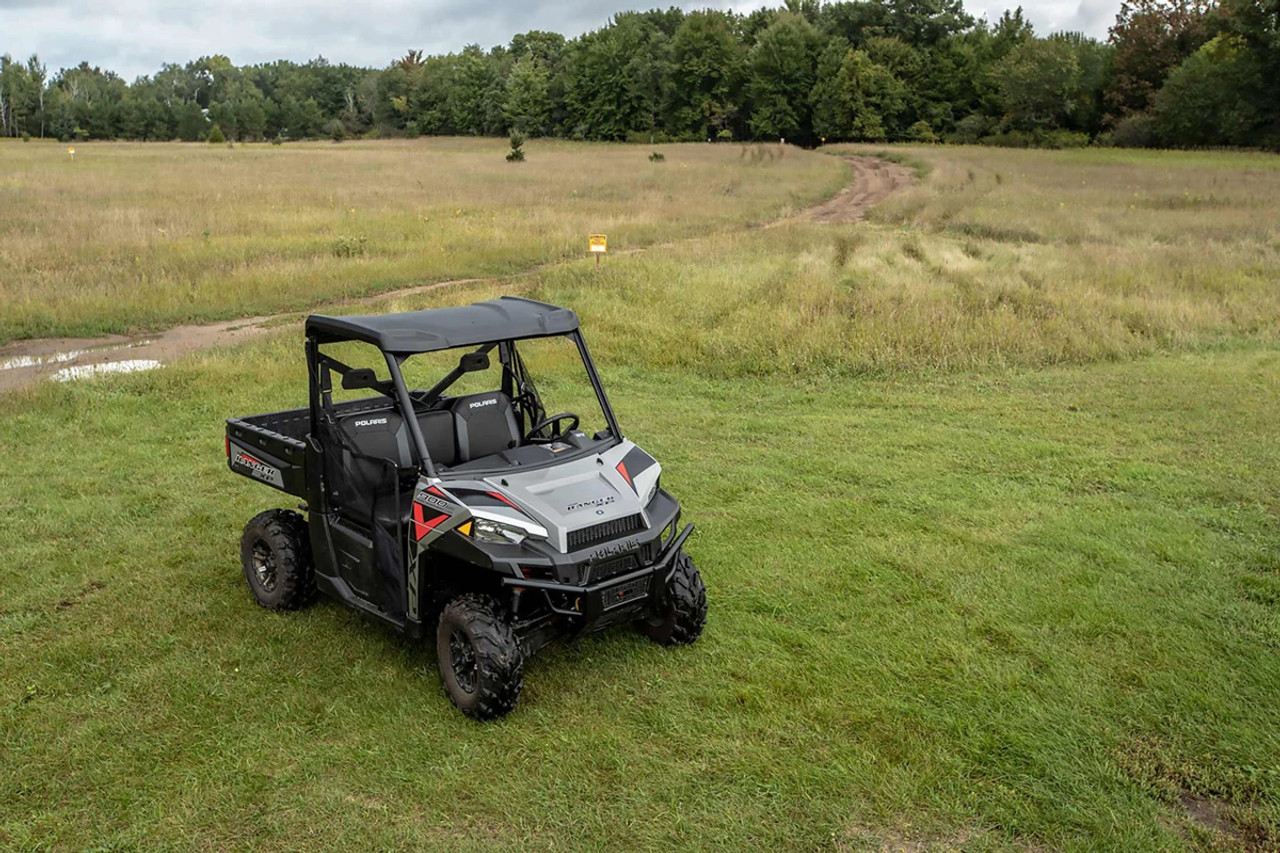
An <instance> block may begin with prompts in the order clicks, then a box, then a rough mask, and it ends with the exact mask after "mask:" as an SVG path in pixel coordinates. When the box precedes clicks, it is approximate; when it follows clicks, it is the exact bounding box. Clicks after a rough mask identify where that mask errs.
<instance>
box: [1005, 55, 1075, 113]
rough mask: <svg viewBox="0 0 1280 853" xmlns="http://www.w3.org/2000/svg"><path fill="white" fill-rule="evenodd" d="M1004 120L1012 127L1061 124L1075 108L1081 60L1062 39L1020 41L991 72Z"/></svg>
mask: <svg viewBox="0 0 1280 853" xmlns="http://www.w3.org/2000/svg"><path fill="white" fill-rule="evenodd" d="M991 74H992V77H993V81H994V84H995V87H996V89H997V90H998V91H999V93H1000V102H1001V105H1002V107H1003V109H1004V121H1005V125H1006V127H1008V128H1012V129H1014V130H1038V129H1048V128H1053V127H1064V126H1065V125H1066V123H1067V118H1068V117H1069V116H1070V115H1071V114H1072V113H1073V112H1074V111H1075V110H1076V108H1077V103H1076V102H1075V101H1074V100H1073V97H1074V95H1075V93H1076V92H1077V91H1078V90H1079V83H1080V61H1079V59H1077V58H1076V54H1075V51H1074V50H1072V48H1071V45H1070V44H1068V43H1067V42H1065V41H1063V40H1061V39H1031V40H1028V41H1025V42H1022V43H1021V44H1019V45H1018V46H1017V47H1015V48H1014V49H1013V50H1011V51H1009V54H1008V55H1007V56H1006V57H1005V58H1004V59H1002V60H1000V61H999V62H998V63H996V65H995V66H994V68H993V69H992V71H991Z"/></svg>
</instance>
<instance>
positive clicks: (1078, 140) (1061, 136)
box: [1037, 130, 1089, 149]
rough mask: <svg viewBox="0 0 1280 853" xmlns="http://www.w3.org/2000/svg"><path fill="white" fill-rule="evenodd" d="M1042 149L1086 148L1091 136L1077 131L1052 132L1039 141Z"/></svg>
mask: <svg viewBox="0 0 1280 853" xmlns="http://www.w3.org/2000/svg"><path fill="white" fill-rule="evenodd" d="M1037 144H1038V145H1039V147H1041V148H1054V149H1058V148H1084V147H1085V146H1086V145H1088V144H1089V134H1087V133H1080V132H1079V131H1076V130H1050V131H1048V132H1047V133H1045V134H1044V135H1043V136H1042V137H1040V139H1039V140H1038V142H1037Z"/></svg>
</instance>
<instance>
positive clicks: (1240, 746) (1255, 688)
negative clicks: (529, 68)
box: [0, 142, 1280, 851]
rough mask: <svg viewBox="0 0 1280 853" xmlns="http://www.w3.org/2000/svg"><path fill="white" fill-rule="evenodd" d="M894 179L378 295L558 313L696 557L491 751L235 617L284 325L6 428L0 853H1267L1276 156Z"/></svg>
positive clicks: (17, 415) (1274, 572)
mask: <svg viewBox="0 0 1280 853" xmlns="http://www.w3.org/2000/svg"><path fill="white" fill-rule="evenodd" d="M448 144H449V145H456V146H458V147H459V149H460V150H466V149H467V146H469V145H471V143H465V144H464V143H461V142H458V143H453V142H451V143H448ZM344 145H345V144H344ZM339 147H340V148H341V147H342V146H339ZM138 150H143V151H145V150H150V149H149V147H145V146H139V147H138ZM176 150H177V152H178V153H182V152H183V151H185V150H186V149H181V148H179V149H176ZM352 150H355V149H352ZM564 150H566V151H572V150H574V149H570V148H568V147H566V148H565V149H564ZM584 150H587V151H589V152H591V156H597V155H598V156H607V157H612V156H618V155H616V154H615V152H628V151H632V152H633V153H642V151H641V150H640V149H626V148H613V147H604V146H601V147H599V148H594V147H593V148H587V149H584ZM121 151H126V152H127V149H126V148H124V147H122V148H121ZM378 151H379V149H377V148H372V149H371V152H370V156H373V157H375V158H376V157H378V156H380V155H379V153H378ZM218 153H219V156H220V155H221V152H218ZM226 153H227V154H239V153H240V151H239V150H238V149H237V151H235V152H226ZM892 153H893V155H894V156H899V157H905V158H907V159H909V160H911V161H913V162H917V163H920V164H921V165H922V167H923V169H924V170H925V171H926V174H925V176H924V177H923V178H922V180H921V182H920V184H919V185H918V186H917V187H916V188H915V189H913V190H910V191H909V192H908V193H906V194H904V195H902V196H900V197H898V198H897V199H895V200H892V201H890V202H888V203H886V204H885V205H883V206H882V207H880V208H878V209H877V210H876V211H875V212H874V216H873V220H874V221H873V222H871V223H868V224H864V225H854V226H821V225H815V224H812V223H807V222H803V221H798V222H789V223H786V224H782V225H777V226H775V227H771V228H764V229H754V230H750V231H743V230H735V229H734V228H732V227H731V226H732V223H730V222H724V223H722V224H721V225H718V226H716V228H715V230H716V231H717V233H715V234H711V235H709V236H704V237H695V238H694V239H692V240H689V241H685V242H680V243H678V244H677V245H674V246H671V247H663V248H660V249H654V250H650V251H648V252H644V253H637V254H633V255H628V256H624V257H614V258H611V259H609V261H608V263H607V264H606V265H605V267H604V269H602V270H601V271H600V272H596V271H595V270H594V269H592V268H591V267H590V266H589V265H588V264H587V263H581V262H579V263H570V264H565V265H558V266H553V267H548V268H546V269H543V270H542V271H540V272H538V273H537V274H535V275H532V276H528V277H521V278H519V279H517V280H514V281H510V282H505V283H504V282H497V283H490V284H480V285H471V286H462V287H458V288H452V289H447V290H443V291H437V292H434V293H432V294H423V295H418V296H414V297H412V298H409V299H395V298H391V299H389V300H388V301H387V302H386V306H387V307H388V308H392V307H395V308H407V307H426V306H429V305H435V304H444V303H458V302H464V301H470V300H472V299H477V298H483V297H486V296H490V295H492V294H494V293H497V292H523V293H529V294H534V295H538V296H541V297H544V298H547V299H552V300H556V301H561V302H565V303H568V304H570V305H571V306H573V307H574V308H575V309H577V310H578V311H579V313H580V314H581V315H582V317H583V320H584V323H585V326H586V329H587V333H588V335H589V339H590V341H591V343H592V348H593V352H594V353H595V355H596V357H597V359H598V361H599V362H600V363H601V370H602V373H603V375H604V379H605V381H606V384H607V385H608V386H609V389H610V391H611V396H612V399H613V403H614V408H615V409H616V410H617V412H618V415H619V418H620V420H621V422H622V424H623V428H624V430H625V431H627V432H628V434H629V435H630V436H631V437H633V438H634V439H635V440H636V441H637V442H639V443H640V444H641V445H642V446H644V447H646V448H647V449H649V450H650V451H652V452H653V453H654V454H655V455H656V456H658V458H659V459H661V460H662V462H663V464H664V485H666V486H667V487H668V488H670V489H671V490H672V491H673V492H675V493H676V494H677V495H678V496H679V497H680V498H681V500H682V501H683V502H684V504H685V507H686V513H687V515H688V517H689V518H690V519H691V520H693V521H695V522H696V523H697V524H698V527H699V532H698V534H697V535H696V538H695V539H694V540H693V541H692V543H691V546H690V549H691V552H692V553H693V555H694V557H695V559H697V561H698V562H699V564H700V566H701V567H702V570H703V573H704V576H705V578H706V581H707V584H708V587H709V596H710V601H711V614H710V621H709V623H708V627H707V632H706V634H705V635H704V637H703V639H702V640H701V641H700V642H699V643H698V644H696V645H694V646H692V647H689V648H687V649H680V650H675V651H672V650H665V649H660V648H658V647H655V646H652V645H650V644H648V643H646V642H645V641H643V640H642V639H640V638H639V637H638V636H636V635H633V634H631V633H629V632H627V631H617V632H613V633H610V634H606V635H604V636H600V637H594V638H589V639H587V640H584V641H581V642H578V643H574V644H570V645H557V646H554V647H552V648H551V649H549V650H547V652H545V653H544V654H542V655H541V656H539V657H538V658H536V659H535V660H534V662H533V663H532V664H531V665H530V666H529V668H528V670H527V677H526V683H527V687H526V691H525V694H524V696H523V698H522V700H521V704H520V706H519V707H518V708H517V710H516V712H515V713H514V714H512V715H511V716H510V717H508V718H506V719H504V720H502V721H501V722H498V723H496V724H490V725H476V724H473V723H470V722H468V721H466V720H465V719H464V718H462V717H461V716H460V715H458V714H457V713H456V712H455V711H454V710H453V709H452V706H451V705H450V704H449V702H448V700H447V698H446V697H445V696H444V693H443V691H442V690H441V688H440V687H439V684H438V677H437V674H436V672H435V667H434V657H433V653H432V650H431V648H430V647H429V646H420V645H415V644H412V643H408V642H405V641H403V640H402V639H400V638H398V637H396V636H394V635H392V634H391V633H389V632H387V631H384V630H382V629H381V628H379V627H378V626H377V625H375V624H372V623H371V622H369V621H368V620H366V619H363V618H361V617H359V616H357V615H356V614H354V613H350V612H348V611H346V610H344V609H341V608H340V607H338V606H337V605H334V604H330V603H321V604H320V605H318V606H316V607H314V608H312V609H310V610H308V611H305V612H303V613H300V614H296V615H291V616H287V617H281V616H275V615H272V614H269V613H266V612H265V611H262V610H260V609H258V608H256V607H254V606H253V605H252V602H251V601H250V599H249V596H248V593H247V591H246V590H245V589H244V586H243V582H242V580H241V578H240V573H239V565H238V560H237V543H238V538H239V530H240V525H241V524H242V523H243V521H244V520H245V519H247V518H248V517H249V516H250V515H252V514H254V513H255V512H257V511H258V510H259V509H262V508H264V507H266V506H269V505H272V504H273V501H272V494H271V493H270V492H268V491H266V490H265V489H262V488H260V487H256V486H254V485H253V484H251V483H248V482H247V481H244V480H242V479H241V478H236V477H233V476H232V475H230V474H229V473H228V472H227V471H226V468H225V462H224V459H223V456H222V444H221V441H222V440H221V431H222V419H223V418H225V417H227V416H229V415H236V414H246V413H250V412H256V411H263V410H267V409H274V408H282V407H285V406H290V405H299V404H301V403H302V402H304V400H305V372H304V370H303V365H302V360H301V346H300V337H299V334H298V327H297V326H296V325H285V326H283V327H282V328H281V329H280V330H279V331H278V332H276V333H274V334H272V335H270V336H268V337H265V338H262V339H260V340H257V341H254V342H251V343H249V344H246V345H243V346H239V347H236V348H233V349H224V350H217V351H209V352H206V353H201V354H197V355H194V356H191V357H188V358H186V359H184V360H182V361H181V362H179V363H177V364H174V365H170V366H167V367H165V368H163V369H160V370H157V371H153V372H151V373H147V374H139V375H133V376H123V377H114V378H110V379H104V380H100V381H93V382H85V383H72V384H68V385H56V384H53V383H45V384H44V385H42V386H41V387H38V388H34V389H31V390H28V391H24V392H20V393H15V394H10V395H5V396H3V397H0V446H3V447H6V448H13V449H14V451H13V452H10V453H8V454H6V459H5V462H4V465H3V466H0V548H2V549H3V552H4V554H5V556H6V559H5V561H4V563H3V564H2V565H0V660H3V661H4V664H3V667H4V676H5V677H4V678H3V680H2V683H3V685H4V693H3V694H0V846H8V847H13V848H18V849H43V848H51V849H84V848H90V847H93V848H98V849H133V848H137V847H148V848H156V847H158V848H200V849H216V850H222V849H280V850H293V849H296V850H302V849H308V850H310V849H331V848H351V849H440V850H446V849H447V850H453V849H494V848H501V849H530V850H539V849H581V850H617V849H644V850H670V849H689V850H741V849H772V850H838V851H852V850H872V851H874V850H888V851H919V850H955V849H962V850H978V851H983V850H1010V851H1043V850H1070V851H1093V850H1117V851H1120V850H1123V851H1156V850H1184V849H1201V850H1275V849H1278V848H1280V710H1278V702H1277V700H1278V699H1280V497H1278V496H1277V485H1278V483H1277V476H1276V473H1275V472H1276V471H1277V470H1280V418H1277V416H1276V413H1277V411H1280V381H1277V380H1280V340H1278V337H1277V332H1278V331H1280V329H1278V328H1277V319H1276V318H1277V316H1278V315H1277V312H1276V308H1277V305H1276V303H1275V300H1276V298H1277V297H1276V296H1275V292H1274V291H1275V287H1276V285H1277V282H1276V275H1275V272H1274V271H1275V269H1276V268H1277V266H1276V261H1277V257H1278V255H1280V236H1278V234H1277V222H1280V200H1278V199H1280V193H1277V192H1276V190H1277V189H1280V169H1277V167H1276V165H1275V164H1276V162H1277V161H1276V160H1275V159H1274V158H1266V157H1263V156H1261V155H1225V154H1197V155H1165V154H1132V153H1124V154H1120V153H1113V152H1086V153H1075V152H1071V153H1056V152H1025V153H1024V152H1006V151H999V152H991V151H981V150H971V149H952V148H939V149H915V150H903V149H897V150H895V151H894V152H892ZM326 154H327V149H326ZM200 156H205V155H203V154H201V155H200ZM350 156H354V155H350ZM735 156H736V155H735ZM814 156H819V155H814ZM790 157H791V155H790V154H788V158H790ZM675 161H676V158H675V157H673V156H672V155H671V154H669V155H668V162H667V164H666V167H667V168H670V167H671V166H672V164H673V162H675ZM784 162H791V161H790V160H789V159H788V160H787V161H784ZM734 163H736V164H738V165H733V164H734ZM504 165H505V164H504ZM646 165H648V164H647V163H646ZM691 168H692V167H691ZM716 168H720V169H726V170H729V171H728V173H727V174H730V175H731V174H732V170H733V169H735V168H738V169H742V170H743V171H744V172H745V171H746V170H748V169H750V168H751V166H750V164H749V162H748V161H745V160H744V161H737V160H732V162H730V161H729V160H726V161H725V162H724V163H722V164H720V165H718V166H716ZM806 168H810V167H806ZM811 168H812V174H815V175H818V174H824V173H825V172H824V170H823V169H822V168H820V166H813V167H811ZM970 173H971V174H972V177H970ZM997 175H999V178H997V177H996V176H997ZM743 180H744V181H746V180H748V179H747V178H745V177H744V178H743ZM1081 181H1084V184H1083V185H1081V184H1080V182H1081ZM552 183H554V181H553V180H552ZM1077 187H1079V188H1078V189H1077ZM104 192H106V191H105V190H104ZM769 192H772V193H776V194H778V196H777V197H779V198H781V197H785V196H786V194H787V193H789V192H791V190H789V189H788V188H785V187H774V188H771V189H770V190H769ZM1183 192H1186V193H1187V194H1188V196H1187V197H1188V198H1190V197H1191V196H1196V197H1205V195H1206V193H1209V194H1215V195H1214V197H1215V198H1218V199H1220V201H1219V202H1216V207H1212V208H1206V209H1204V210H1199V212H1198V213H1197V214H1196V215H1192V213H1194V212H1195V210H1194V209H1193V211H1192V212H1190V213H1189V212H1188V210H1186V209H1183V208H1178V207H1175V206H1173V205H1174V204H1175V203H1174V202H1173V201H1169V199H1173V198H1175V197H1177V196H1180V195H1181V194H1182V193H1183ZM1135 193H1137V196H1135V195H1134V194H1135ZM1135 198H1137V199H1138V201H1133V199H1135ZM1144 199H1145V200H1146V201H1143V200H1144ZM1161 199H1164V200H1165V201H1160V200H1161ZM496 203H497V202H495V204H496ZM773 203H774V202H762V203H761V206H760V207H758V208H755V209H754V212H750V213H748V212H747V211H746V210H740V211H739V212H738V214H737V215H738V216H740V217H741V219H740V220H739V221H752V220H754V219H758V218H762V217H764V216H765V214H764V213H763V212H761V211H764V210H765V209H766V208H767V207H768V205H769V204H773ZM1140 203H1144V204H1148V206H1147V207H1145V208H1143V210H1144V212H1143V213H1141V214H1137V213H1130V212H1129V208H1128V205H1130V204H1134V205H1135V210H1136V209H1137V207H1136V206H1137V205H1139V204H1140ZM1058 205H1062V206H1061V207H1058ZM1161 205H1165V206H1161ZM634 207H635V209H633V210H630V211H629V212H628V215H630V216H634V217H635V218H636V219H637V220H643V219H646V218H647V217H649V216H651V215H654V214H652V213H651V211H649V210H648V208H646V207H644V206H643V205H635V206H634ZM228 215H229V216H230V215H231V214H228ZM565 216H566V217H567V218H570V219H571V218H572V212H571V211H570V212H569V213H566V214H565ZM1206 220H1208V221H1206ZM545 227H547V228H552V229H556V228H560V227H562V226H561V225H560V224H556V223H551V222H549V223H546V224H545ZM565 227H568V226H565ZM573 227H577V226H576V225H574V226H573ZM1001 228H1003V229H1004V230H999V229H1001ZM984 229H985V230H984ZM569 230H571V228H570V229H569ZM582 230H583V231H584V232H585V230H587V229H585V228H584V229H582ZM611 236H612V235H611ZM653 239H658V238H657V237H656V236H655V237H654V238H653ZM49 250H50V251H52V250H53V249H52V248H50V249H49ZM1108 256H1110V257H1111V258H1112V260H1111V261H1110V262H1108V261H1106V260H1105V259H1106V258H1107V257H1108ZM329 263H331V264H337V262H336V261H330V262H329ZM440 276H441V277H448V278H452V277H455V276H454V275H453V272H452V271H450V270H448V269H442V270H441V271H440ZM1268 285H1270V286H1268ZM210 310H211V311H214V312H215V313H216V310H218V309H217V307H216V306H215V307H213V308H211V309H210ZM227 310H232V309H231V308H228V309H227ZM246 310H248V309H246ZM253 310H257V309H253Z"/></svg>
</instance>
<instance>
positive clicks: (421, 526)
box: [413, 503, 449, 540]
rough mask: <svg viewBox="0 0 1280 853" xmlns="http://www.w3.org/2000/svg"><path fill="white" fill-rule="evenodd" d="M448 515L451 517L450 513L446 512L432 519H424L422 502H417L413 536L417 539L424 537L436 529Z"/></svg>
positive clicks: (414, 506)
mask: <svg viewBox="0 0 1280 853" xmlns="http://www.w3.org/2000/svg"><path fill="white" fill-rule="evenodd" d="M448 517H449V514H448V513H444V514H442V515H437V516H436V517H435V518H433V519H431V520H430V521H424V520H423V519H424V516H423V514H422V504H417V503H416V504H414V505H413V538H414V539H415V540H418V539H421V538H422V537H424V536H426V535H427V534H428V533H430V532H431V531H432V530H435V529H436V527H437V526H438V525H439V524H440V522H442V521H444V520H445V519H446V518H448Z"/></svg>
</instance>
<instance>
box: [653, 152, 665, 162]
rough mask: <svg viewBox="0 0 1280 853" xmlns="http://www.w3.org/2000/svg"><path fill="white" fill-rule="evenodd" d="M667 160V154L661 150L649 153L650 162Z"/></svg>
mask: <svg viewBox="0 0 1280 853" xmlns="http://www.w3.org/2000/svg"><path fill="white" fill-rule="evenodd" d="M666 161H667V155H666V154H663V153H661V152H660V151H655V152H653V153H652V154H650V155H649V162H650V163H665V162H666Z"/></svg>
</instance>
